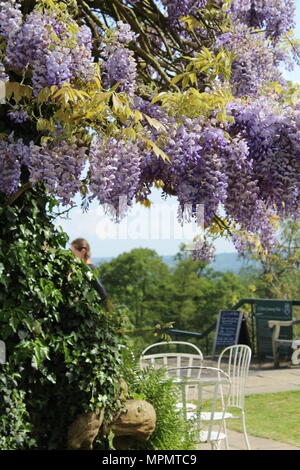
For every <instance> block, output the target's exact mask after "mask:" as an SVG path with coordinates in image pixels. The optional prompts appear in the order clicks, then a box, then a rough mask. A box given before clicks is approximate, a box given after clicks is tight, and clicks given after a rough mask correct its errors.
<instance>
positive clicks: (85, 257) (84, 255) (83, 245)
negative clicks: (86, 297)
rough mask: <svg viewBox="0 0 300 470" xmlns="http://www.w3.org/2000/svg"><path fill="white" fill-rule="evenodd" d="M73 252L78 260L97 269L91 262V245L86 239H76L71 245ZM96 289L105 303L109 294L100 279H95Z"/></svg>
mask: <svg viewBox="0 0 300 470" xmlns="http://www.w3.org/2000/svg"><path fill="white" fill-rule="evenodd" d="M71 251H72V253H73V254H74V256H76V258H79V259H80V260H81V261H83V262H84V263H85V264H87V265H88V266H89V268H91V269H96V266H95V265H94V263H93V261H92V260H91V248H90V245H89V243H88V241H87V240H85V238H76V239H75V240H73V241H72V243H71ZM95 287H96V289H97V292H98V293H99V295H100V298H101V300H102V301H105V300H106V299H107V293H106V290H105V289H104V287H103V286H102V284H101V282H100V281H99V279H95Z"/></svg>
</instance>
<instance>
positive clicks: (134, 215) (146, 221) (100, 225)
mask: <svg viewBox="0 0 300 470" xmlns="http://www.w3.org/2000/svg"><path fill="white" fill-rule="evenodd" d="M296 37H298V38H300V0H297V27H296ZM284 74H285V76H286V78H288V79H289V80H293V81H297V82H300V67H297V68H295V70H294V71H293V72H284ZM150 199H151V201H152V202H153V206H152V208H151V209H147V208H144V207H142V206H140V205H135V206H134V207H133V208H132V210H131V211H130V212H129V213H128V215H127V217H126V218H125V219H124V220H123V222H122V223H121V224H115V223H113V222H111V220H110V217H109V216H107V215H105V214H104V211H103V209H102V208H101V207H100V206H99V204H98V203H97V202H93V203H92V204H91V205H90V209H89V211H88V212H86V213H82V210H81V209H80V198H78V199H77V200H76V203H77V204H78V207H75V208H73V209H72V210H71V211H70V213H69V218H68V219H62V218H60V219H58V221H57V225H61V226H62V227H63V229H64V230H65V231H66V232H67V234H68V235H69V237H70V241H72V240H73V239H74V238H77V237H83V238H86V239H87V240H88V241H89V242H90V244H91V247H92V256H93V257H107V256H112V257H114V256H117V255H119V254H120V253H123V252H125V251H130V250H131V249H133V248H139V247H143V248H151V249H154V250H156V251H157V253H158V254H159V255H174V254H176V253H177V251H178V249H179V246H180V244H181V243H182V242H184V243H189V242H191V240H192V238H193V236H194V235H195V234H196V227H195V225H192V224H188V225H185V226H184V227H183V228H182V227H181V226H180V225H179V224H178V223H177V217H176V212H177V202H176V199H175V198H168V199H167V200H163V199H162V198H161V197H160V192H159V191H158V190H154V191H153V194H152V197H150ZM216 251H217V253H225V252H233V251H235V249H234V246H233V245H232V243H230V242H228V241H226V240H222V239H220V240H218V241H217V242H216Z"/></svg>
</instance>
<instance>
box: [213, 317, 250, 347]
mask: <svg viewBox="0 0 300 470" xmlns="http://www.w3.org/2000/svg"><path fill="white" fill-rule="evenodd" d="M242 319H243V312H239V311H237V310H221V311H220V312H219V316H218V321H217V329H216V336H215V341H214V347H213V352H212V353H213V354H214V353H215V350H216V348H218V347H222V348H226V347H227V346H232V345H233V344H238V340H239V335H240V329H241V324H242Z"/></svg>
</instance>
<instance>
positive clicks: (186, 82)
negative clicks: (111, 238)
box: [0, 0, 300, 259]
mask: <svg viewBox="0 0 300 470" xmlns="http://www.w3.org/2000/svg"><path fill="white" fill-rule="evenodd" d="M294 13H295V1H294V0H281V1H277V0H266V1H264V2H261V1H258V0H251V1H250V0H247V1H245V0H185V1H179V0H162V1H155V0H144V1H136V0H128V1H126V0H110V1H108V0H77V1H76V0H69V1H58V0H36V1H33V0H24V1H20V2H19V1H17V0H8V1H5V2H3V1H2V2H0V80H1V81H2V84H3V83H4V84H5V94H6V98H5V99H4V100H2V104H1V105H0V114H1V123H0V136H1V140H0V149H1V152H0V169H1V174H0V190H1V191H2V192H3V193H4V194H5V195H6V198H5V201H4V205H5V206H9V205H11V204H13V203H14V201H15V200H16V199H17V198H18V197H19V196H20V194H22V193H23V192H24V191H26V190H29V189H30V188H31V187H32V186H36V185H43V186H44V188H45V190H46V191H47V192H48V193H49V195H54V196H55V197H56V198H58V200H59V201H60V202H62V203H63V204H65V205H71V204H72V201H73V200H74V196H75V195H76V194H77V193H81V195H82V204H83V206H84V207H87V206H88V204H89V202H90V201H91V200H92V199H97V200H99V202H100V204H103V205H105V206H106V207H107V210H108V211H109V212H110V213H112V214H113V216H114V217H115V218H116V219H119V218H120V217H122V216H123V215H124V214H125V213H126V211H127V210H128V209H130V206H131V205H132V204H133V202H134V201H139V202H141V203H143V204H145V205H149V204H150V201H149V195H150V193H151V188H152V187H153V185H156V186H157V187H160V188H162V191H163V194H165V195H173V196H176V197H177V199H178V204H179V217H180V219H181V220H183V221H184V220H186V218H189V217H196V218H197V214H198V211H197V207H198V205H199V204H203V205H204V225H205V230H206V236H207V237H209V236H210V237H215V236H219V235H220V234H221V235H225V236H230V237H232V239H233V241H234V243H235V244H236V247H237V248H238V249H239V250H240V251H243V250H245V249H246V247H248V246H249V244H250V245H251V246H253V247H255V248H258V249H260V250H268V249H270V247H271V246H272V243H273V242H274V233H275V231H276V228H277V223H278V221H279V220H280V219H281V218H285V217H287V216H295V215H297V214H299V200H300V199H299V198H300V195H299V180H300V178H299V170H300V165H299V126H300V119H299V87H298V86H295V85H293V84H291V83H288V82H287V81H286V80H285V79H284V76H283V74H282V66H284V65H285V66H287V67H292V66H293V61H294V60H295V58H296V59H297V56H298V55H297V53H298V49H299V41H297V40H296V39H295V38H294V36H293V31H292V29H291V28H292V27H293V25H294V24H295V23H294ZM2 88H3V87H2ZM2 88H1V89H2ZM221 205H222V206H223V207H224V210H225V216H221V215H220V206H221ZM194 251H195V253H194V255H195V256H196V257H198V258H200V259H201V258H202V259H208V257H209V256H210V251H211V245H210V243H209V242H206V243H204V244H201V243H199V246H198V247H197V245H195V250H194Z"/></svg>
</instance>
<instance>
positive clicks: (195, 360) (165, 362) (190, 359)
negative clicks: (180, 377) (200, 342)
mask: <svg viewBox="0 0 300 470" xmlns="http://www.w3.org/2000/svg"><path fill="white" fill-rule="evenodd" d="M173 345H183V346H184V347H185V348H189V349H190V350H191V351H192V352H170V351H169V352H164V353H162V352H158V353H154V352H153V349H154V348H155V349H158V350H159V351H161V347H162V346H163V348H164V347H166V346H173ZM150 350H151V353H150V354H149V352H150ZM202 362H203V354H202V352H201V351H200V349H199V348H197V346H195V345H194V344H192V343H187V342H185V341H162V342H160V343H155V344H151V345H150V346H148V347H147V348H146V349H144V351H143V352H142V354H141V357H140V365H141V367H142V368H144V367H147V366H152V367H154V368H164V369H166V370H169V369H170V368H172V369H174V368H176V369H178V368H180V367H187V368H190V367H193V366H201V365H202ZM188 373H191V370H188Z"/></svg>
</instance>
